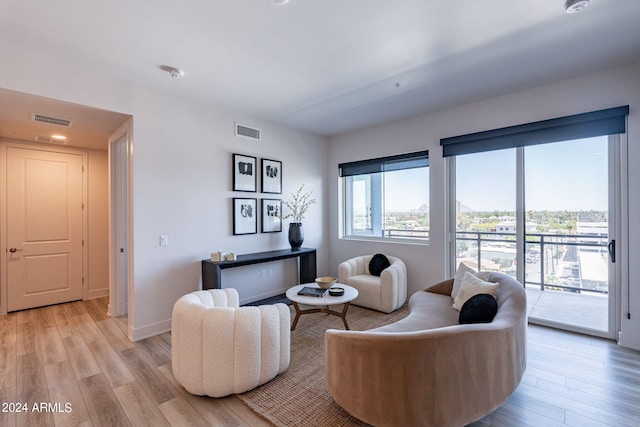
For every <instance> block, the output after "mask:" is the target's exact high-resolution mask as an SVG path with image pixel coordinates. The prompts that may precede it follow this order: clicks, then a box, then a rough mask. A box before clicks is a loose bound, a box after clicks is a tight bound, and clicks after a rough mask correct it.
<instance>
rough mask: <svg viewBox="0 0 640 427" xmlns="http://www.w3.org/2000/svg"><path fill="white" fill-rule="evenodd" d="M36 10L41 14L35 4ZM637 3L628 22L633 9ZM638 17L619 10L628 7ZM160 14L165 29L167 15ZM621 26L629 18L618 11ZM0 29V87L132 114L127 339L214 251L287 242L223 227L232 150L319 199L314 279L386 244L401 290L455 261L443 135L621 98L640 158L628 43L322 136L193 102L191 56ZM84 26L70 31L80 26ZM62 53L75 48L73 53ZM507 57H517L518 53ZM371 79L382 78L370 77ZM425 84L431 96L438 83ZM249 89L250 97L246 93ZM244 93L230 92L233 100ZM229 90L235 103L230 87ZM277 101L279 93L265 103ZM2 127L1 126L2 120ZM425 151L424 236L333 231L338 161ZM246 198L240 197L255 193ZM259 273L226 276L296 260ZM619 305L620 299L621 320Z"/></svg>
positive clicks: (234, 279) (228, 224) (312, 241)
mask: <svg viewBox="0 0 640 427" xmlns="http://www.w3.org/2000/svg"><path fill="white" fill-rule="evenodd" d="M265 3H266V2H265ZM290 3H291V4H290V5H288V6H284V7H289V6H295V1H294V0H292V1H291V2H290ZM547 3H548V6H549V7H552V8H558V9H559V11H560V15H559V17H558V18H557V19H560V18H562V19H572V20H574V21H575V18H583V17H584V15H581V14H578V15H576V16H564V15H563V14H564V11H563V10H562V4H561V3H562V2H547ZM555 3H558V4H555ZM627 3H630V2H627ZM627 6H629V7H637V6H632V5H627ZM33 7H34V8H36V9H37V6H33ZM270 7H271V6H270ZM604 7H605V3H604V2H597V1H593V2H592V4H591V5H590V6H589V8H587V9H586V10H585V11H583V12H582V13H584V14H587V13H590V14H593V13H594V11H595V12H600V11H601V10H602V9H603V8H604ZM14 8H15V9H17V10H18V11H19V12H20V13H17V12H16V11H13V12H12V13H15V14H16V15H11V18H15V19H18V18H21V19H23V20H26V18H25V14H27V13H30V11H29V10H30V8H29V7H26V6H22V7H20V6H14ZM633 11H634V13H636V15H635V17H637V11H638V10H637V9H633ZM281 12H282V11H281V10H280V11H278V10H267V9H265V10H262V9H260V13H265V14H267V15H266V16H268V17H269V18H270V19H274V20H277V19H279V18H278V17H277V15H276V14H278V13H281ZM136 13H139V14H140V15H136V16H137V18H138V19H139V21H140V22H142V20H143V17H142V16H143V15H142V14H141V12H139V11H137V12H136ZM634 13H630V14H629V15H632V16H633V15H634ZM622 15H624V13H623V12H618V18H619V19H621V20H623V19H624V17H623V16H622ZM587 16H590V15H587ZM11 18H9V17H5V18H3V19H6V20H8V19H11ZM165 19H166V23H167V24H169V23H170V20H168V19H167V18H165ZM163 22H164V21H163ZM572 22H573V21H572ZM624 22H625V23H627V21H626V20H624ZM12 25H13V24H12ZM57 25H60V24H57ZM167 26H168V25H167ZM4 28H5V29H7V28H8V30H3V31H11V30H14V31H15V33H12V34H7V33H6V32H3V33H2V35H3V37H2V38H1V40H0V48H1V50H2V52H3V63H4V64H5V66H4V67H3V71H2V73H1V74H0V88H2V89H4V90H9V91H16V92H21V93H25V94H31V95H35V96H39V97H45V98H49V99H55V100H59V101H61V102H66V103H74V104H80V105H83V106H89V107H91V108H94V109H101V110H105V111H108V112H117V113H118V114H124V115H128V116H130V117H131V120H132V135H131V158H130V161H131V164H130V168H131V171H132V176H131V178H132V180H131V184H130V185H131V187H130V200H131V201H132V206H131V211H130V215H131V230H130V231H131V236H130V237H131V239H130V246H129V247H128V248H130V249H131V251H130V253H129V254H128V255H129V257H130V263H131V264H130V273H131V277H130V278H129V284H130V289H128V292H129V296H130V298H129V310H128V312H129V317H128V322H129V323H128V335H129V337H130V338H131V339H132V340H134V341H137V340H141V339H144V338H147V337H151V336H154V335H157V334H161V333H164V332H166V331H168V330H169V329H170V319H171V310H172V307H173V304H174V303H175V301H176V300H177V299H178V298H179V297H180V296H182V295H184V294H186V293H189V292H192V291H194V290H196V289H199V287H200V286H201V265H200V262H201V260H202V259H205V258H208V257H209V254H210V253H211V252H216V251H225V252H234V253H237V254H244V253H252V252H260V251H268V250H273V249H283V248H286V247H287V246H288V242H287V236H286V229H285V228H284V227H283V229H284V230H285V231H283V232H282V233H260V232H258V233H256V234H252V235H243V236H237V235H233V232H232V228H233V220H232V206H231V200H232V198H233V197H240V195H239V193H238V192H234V191H232V175H231V172H230V168H231V164H232V154H234V153H238V154H243V155H249V156H255V157H256V158H259V159H261V158H267V159H276V160H279V161H281V162H282V175H283V189H282V199H286V198H288V196H289V195H290V193H292V192H295V191H296V190H297V189H298V187H299V186H300V185H301V184H304V185H305V188H306V189H309V190H312V191H313V195H314V197H315V198H316V199H317V201H318V202H317V204H315V205H313V207H312V208H311V209H310V211H309V213H308V215H307V217H306V218H305V219H304V228H305V240H304V246H306V247H313V248H316V249H317V253H318V258H317V265H318V273H319V274H323V275H324V274H326V275H334V276H335V275H336V274H337V266H338V264H339V263H340V262H342V261H343V260H345V259H348V258H350V257H352V256H355V255H359V254H363V253H377V252H381V253H389V254H393V255H396V256H398V257H400V258H402V259H403V260H404V261H405V263H406V264H407V266H408V279H409V286H410V292H415V291H418V290H421V289H423V288H424V287H426V286H427V285H429V284H432V283H436V282H438V281H440V280H442V279H444V278H446V277H449V276H451V274H452V272H453V271H454V268H455V266H454V265H452V264H453V263H452V262H451V260H450V259H448V255H447V239H448V237H447V235H448V230H449V224H448V216H447V215H448V214H447V206H448V198H447V185H448V184H447V179H448V177H447V166H446V164H447V160H446V159H445V158H444V157H443V155H442V147H441V146H440V140H441V139H442V138H448V137H454V136H458V135H464V134H468V133H473V132H479V131H484V130H491V129H498V128H502V127H506V126H512V125H519V124H525V123H531V122H536V121H540V120H548V119H554V118H557V117H563V116H569V115H574V114H580V113H586V112H590V111H597V110H601V109H605V108H611V107H618V106H623V105H628V106H629V107H630V113H629V116H628V120H627V138H628V149H627V158H626V162H627V164H629V165H634V164H635V163H637V161H638V160H640V148H638V144H636V143H635V142H636V139H637V137H636V135H637V134H638V133H639V132H640V116H639V115H638V114H637V112H636V108H637V106H638V105H640V77H639V76H640V62H638V61H640V56H639V54H638V52H637V48H635V50H633V51H632V52H631V54H632V55H635V58H636V59H635V60H633V61H623V60H620V59H617V57H616V58H614V59H612V60H611V61H610V62H605V63H602V64H600V65H599V66H598V67H595V66H594V69H596V68H597V71H590V72H587V73H584V72H582V73H581V72H580V71H579V70H575V69H574V70H571V71H564V72H559V73H558V76H557V77H556V78H554V79H553V80H550V79H548V78H547V79H544V78H539V79H536V78H535V73H534V71H535V69H536V68H537V67H540V68H544V67H546V66H548V64H546V63H545V58H544V56H543V55H541V56H538V57H535V58H531V59H530V60H529V61H530V62H528V63H527V64H526V65H527V66H528V68H529V69H530V70H531V73H532V74H531V75H529V76H525V77H526V78H524V79H523V80H524V81H525V83H521V84H512V85H511V86H509V87H505V88H503V89H502V92H501V93H499V94H497V95H492V96H483V92H481V91H479V89H475V90H478V92H473V93H471V94H470V95H465V89H469V90H471V89H472V88H470V87H469V86H468V85H470V84H471V83H470V82H469V80H467V79H460V80H456V81H455V83H456V85H457V86H456V87H457V89H456V90H457V92H455V93H453V90H452V93H451V98H448V99H447V101H446V102H443V103H442V104H441V106H440V107H439V108H437V109H434V110H430V111H428V112H425V113H423V114H411V115H407V116H405V117H400V116H399V111H400V110H401V109H402V108H403V105H400V104H398V105H396V103H395V102H396V99H395V98H393V92H392V93H391V94H385V95H384V96H383V97H382V98H381V99H379V100H378V101H377V104H378V105H379V106H380V110H379V111H378V112H377V114H378V115H382V117H381V118H380V120H379V121H377V122H376V123H375V124H367V125H365V126H362V127H360V128H357V129H350V130H348V131H344V132H336V133H333V132H331V134H330V135H329V136H322V135H320V134H318V133H314V132H312V131H309V130H300V129H298V128H296V127H294V126H287V125H284V124H280V123H278V122H277V120H275V119H273V120H272V118H273V117H271V116H262V115H259V114H258V113H257V111H258V106H256V109H255V110H242V109H239V108H238V105H239V104H234V102H231V101H230V102H229V104H228V105H224V106H222V105H220V104H217V103H211V102H206V101H204V100H203V99H202V98H198V96H197V95H198V91H206V90H207V89H206V88H195V87H193V86H188V85H189V84H190V83H189V79H190V78H191V76H196V75H198V74H200V73H206V72H202V71H200V70H197V69H195V65H194V66H190V61H189V59H188V58H186V57H185V56H183V55H180V54H178V53H173V54H171V55H169V54H167V55H166V56H169V57H168V58H167V57H155V58H151V56H153V55H152V54H151V53H148V55H149V56H148V57H145V60H146V61H147V62H146V63H145V67H148V68H149V70H150V71H149V73H148V74H144V73H141V72H140V71H139V70H138V69H136V70H129V69H127V68H126V66H125V64H126V63H129V62H135V61H134V60H135V57H134V56H126V57H123V58H121V60H120V61H121V62H120V63H119V64H120V65H122V66H123V68H122V69H119V68H118V67H116V65H115V63H111V64H110V65H109V66H107V65H105V64H104V63H102V62H100V60H99V59H95V60H94V59H91V58H93V57H94V55H95V57H96V58H99V55H96V54H95V52H98V51H100V50H101V49H103V50H107V49H108V48H109V43H108V41H104V40H102V39H101V40H102V43H99V44H98V46H99V48H94V47H86V48H85V49H86V50H84V51H83V50H82V46H80V47H77V46H76V49H77V51H78V56H79V57H80V56H84V55H86V57H87V58H86V59H84V60H83V61H77V62H71V61H70V57H72V56H73V55H70V56H62V55H58V52H55V51H53V50H51V49H49V47H48V46H46V45H43V44H41V43H40V41H39V39H38V40H36V39H37V38H38V36H39V34H37V33H22V32H21V31H18V29H20V28H22V27H20V26H18V29H16V28H15V27H12V26H11V25H6V26H4ZM83 28H84V27H82V26H80V27H78V31H80V30H81V29H83ZM598 28H600V27H598ZM625 28H626V27H625ZM79 34H81V33H79ZM16 35H19V37H18V36H16ZM75 35H76V36H78V34H75ZM173 36H174V35H171V37H170V36H166V37H164V38H162V39H161V42H158V43H151V44H153V45H154V48H153V49H150V50H152V51H154V52H153V54H157V55H158V56H160V52H157V51H156V49H157V50H159V51H161V49H160V48H157V47H155V46H156V44H157V45H172V43H174V44H179V43H177V42H175V40H174V39H173ZM592 37H593V38H591V39H589V40H590V41H593V40H594V39H597V37H598V34H595V35H593V36H592ZM107 40H108V39H107ZM516 48H517V44H514V46H513V48H512V49H513V50H517V49H516ZM557 49H559V50H561V52H562V53H563V54H565V55H567V56H570V53H571V51H572V47H571V43H568V44H567V46H558V47H557ZM178 50H179V49H178ZM211 50H212V51H215V49H211ZM587 50H588V49H587ZM71 51H72V52H76V51H74V50H73V49H71ZM82 52H84V53H82ZM214 54H215V52H212V53H211V55H214ZM129 55H131V54H130V53H129ZM145 55H147V53H145ZM583 55H584V54H583ZM456 58H459V57H456ZM517 58H518V60H519V61H524V59H522V57H520V56H518V57H517ZM581 58H583V57H581ZM163 61H172V62H171V65H176V66H180V67H184V69H185V76H184V78H183V79H181V80H172V79H170V77H169V75H168V73H167V72H165V71H163V70H160V69H159V67H157V63H159V62H162V63H164V62H163ZM516 62H517V61H516ZM483 64H484V67H483V68H480V70H481V71H482V72H480V73H475V75H474V79H473V83H474V87H476V86H477V87H480V88H481V87H482V86H489V85H492V84H493V83H495V82H494V81H493V79H494V77H493V76H494V74H495V73H496V72H497V70H496V68H498V67H499V66H500V64H498V63H496V65H495V66H493V65H492V64H491V58H490V57H487V59H486V61H485V62H484V63H483ZM314 65H315V63H314ZM561 71H562V70H561ZM129 73H131V74H129ZM137 73H140V74H137ZM245 73H246V74H243V75H241V76H239V77H238V80H247V81H249V80H252V79H253V80H256V79H255V78H254V77H253V76H251V74H249V73H248V72H247V71H245ZM318 74H320V73H315V74H313V76H312V77H309V80H313V79H318V78H320V77H319V76H318ZM409 77H410V76H409ZM288 78H289V77H288ZM377 78H378V79H379V80H380V79H381V77H380V76H377ZM136 79H142V80H144V79H147V80H148V84H142V83H136V82H135V80H136ZM354 80H357V79H354ZM392 80H393V79H392ZM409 82H410V79H409V80H408V81H407V83H406V84H405V83H404V82H402V83H401V85H400V88H396V87H395V86H394V84H395V83H396V82H395V81H394V82H393V84H392V85H391V86H392V87H391V89H393V90H396V91H399V90H400V91H403V90H405V88H407V92H406V93H410V92H411V90H410V88H411V86H410V83H409ZM463 83H464V84H463ZM428 89H431V90H433V91H435V89H436V88H435V87H429V88H428ZM416 90H417V89H416ZM247 91H248V92H250V90H249V89H247ZM418 92H419V94H420V95H421V96H423V97H428V95H429V90H425V91H424V92H420V91H418ZM335 93H338V91H336V92H335ZM402 93H403V94H404V93H405V92H402ZM243 95H244V94H243V93H238V94H236V96H237V97H242V96H243ZM227 96H228V99H230V100H233V96H230V95H227ZM323 96H326V94H325V95H323ZM265 98H267V99H265V100H263V101H262V102H263V103H268V102H270V99H269V98H270V97H268V96H266V97H265ZM275 98H277V96H273V98H271V99H275ZM398 102H399V101H398ZM260 107H261V106H260ZM3 108H4V107H3ZM356 110H357V109H356ZM385 113H386V115H385ZM344 114H346V113H344V112H343V111H338V113H336V115H338V116H342V115H344ZM281 115H282V116H286V114H285V108H284V107H283V108H282V111H281ZM355 115H356V116H357V111H356V114H355ZM389 118H392V119H391V120H389ZM354 120H356V119H354ZM235 123H242V124H246V125H250V126H252V127H255V128H258V129H260V131H261V140H260V141H253V140H250V139H246V138H239V137H237V136H236V135H234V124H235ZM3 128H10V127H7V126H5V124H4V123H3ZM114 130H115V129H114ZM2 140H3V141H14V140H13V139H12V136H11V134H9V135H5V134H3V135H2ZM31 141H32V138H31ZM105 144H106V141H105ZM104 150H105V151H106V145H105V148H104ZM421 150H428V151H429V190H430V200H429V202H430V203H429V206H430V233H429V241H428V244H408V245H407V244H398V243H396V242H390V241H380V240H375V241H372V240H364V241H363V240H357V239H345V238H342V236H341V233H342V230H341V222H340V197H339V186H340V180H339V177H338V172H337V171H338V165H339V164H340V163H343V162H349V161H356V160H362V159H366V158H376V157H383V156H389V155H395V154H402V153H407V152H415V151H421ZM478 173H483V171H478ZM638 174H639V172H638V170H637V168H633V167H629V170H628V178H627V182H628V188H629V191H628V200H627V203H626V207H627V215H628V218H629V224H628V236H627V243H628V253H627V254H626V257H627V258H628V260H630V262H629V263H628V268H627V271H626V278H627V281H628V284H629V287H630V292H629V293H626V292H621V293H620V295H619V307H623V308H625V309H624V310H620V311H619V313H618V315H617V319H616V322H617V324H618V325H619V329H618V331H619V332H620V335H619V339H618V341H619V344H620V345H622V346H624V347H628V348H631V349H640V327H638V326H640V325H639V323H638V322H639V320H638V319H640V316H638V315H637V314H636V312H637V310H638V308H640V292H638V291H637V283H636V281H635V280H634V279H633V278H635V277H638V274H640V271H639V269H640V266H638V265H637V264H635V263H633V262H631V261H632V260H634V259H637V258H638V254H640V243H639V242H640V224H639V223H638V222H637V221H636V220H635V218H638V213H639V212H640V195H639V193H638V192H637V191H635V190H634V189H635V188H637V186H638V185H640V176H639V175H638ZM255 194H256V193H254V195H251V196H248V197H258V198H260V197H263V196H262V195H259V194H258V195H255ZM286 225H287V224H286V223H285V224H283V226H285V227H286ZM159 236H168V244H167V245H166V246H161V245H160V244H159ZM107 243H108V242H105V244H107ZM3 253H4V251H3ZM104 262H107V260H104ZM267 268H269V269H271V271H269V272H268V274H267V275H266V276H267V277H263V274H262V270H263V267H255V268H254V267H247V269H246V270H245V271H242V272H240V273H234V275H231V276H230V277H228V279H229V281H228V283H230V284H234V283H238V284H242V286H245V285H244V284H245V283H252V282H256V283H263V284H265V285H268V284H274V285H277V284H278V283H282V282H291V281H293V280H294V277H295V274H296V273H295V265H293V264H292V263H288V262H286V263H285V262H282V263H274V264H272V265H270V266H268V267H267ZM225 279H226V278H225ZM0 295H2V296H4V295H6V294H5V293H3V294H0ZM626 307H630V316H628V315H627V310H626Z"/></svg>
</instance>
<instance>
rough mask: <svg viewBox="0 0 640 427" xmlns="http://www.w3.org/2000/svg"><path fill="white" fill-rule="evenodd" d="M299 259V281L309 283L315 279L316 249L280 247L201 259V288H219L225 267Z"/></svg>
mask: <svg viewBox="0 0 640 427" xmlns="http://www.w3.org/2000/svg"><path fill="white" fill-rule="evenodd" d="M288 258H299V259H300V270H299V271H300V277H299V279H300V282H299V283H309V282H313V281H314V280H315V279H316V250H315V249H311V248H300V249H299V250H297V251H292V250H291V249H282V250H278V251H268V252H257V253H254V254H244V255H238V257H237V259H236V260H235V261H219V262H213V261H210V260H208V259H203V260H202V289H219V288H221V287H222V286H221V284H222V270H224V269H226V268H234V267H242V266H244V265H253V264H260V263H262V262H269V261H278V260H281V259H288Z"/></svg>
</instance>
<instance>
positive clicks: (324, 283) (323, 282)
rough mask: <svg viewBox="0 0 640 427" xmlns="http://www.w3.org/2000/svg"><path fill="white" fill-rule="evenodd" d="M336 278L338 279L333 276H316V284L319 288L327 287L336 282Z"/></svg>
mask: <svg viewBox="0 0 640 427" xmlns="http://www.w3.org/2000/svg"><path fill="white" fill-rule="evenodd" d="M336 280H338V279H336V278H335V277H329V276H325V277H318V278H316V284H317V285H318V286H319V287H320V289H329V288H330V287H332V286H333V285H334V283H336Z"/></svg>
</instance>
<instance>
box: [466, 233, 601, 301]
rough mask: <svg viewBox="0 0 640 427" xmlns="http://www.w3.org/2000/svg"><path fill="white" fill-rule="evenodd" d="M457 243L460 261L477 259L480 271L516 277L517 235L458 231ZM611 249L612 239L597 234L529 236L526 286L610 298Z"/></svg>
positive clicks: (527, 239)
mask: <svg viewBox="0 0 640 427" xmlns="http://www.w3.org/2000/svg"><path fill="white" fill-rule="evenodd" d="M456 241H457V242H456V244H457V248H456V250H457V258H458V259H461V258H475V259H477V268H478V270H483V269H484V270H487V269H488V270H496V271H502V272H504V273H507V274H509V275H511V276H514V277H515V276H516V261H517V257H516V253H517V243H516V234H515V233H507V232H474V231H458V232H456ZM461 242H470V243H471V246H470V247H467V246H466V245H461ZM607 245H608V237H607V236H603V235H597V234H548V233H526V234H525V248H526V251H525V263H526V266H525V285H533V286H539V288H540V290H541V291H544V290H545V289H555V290H563V291H570V292H593V293H599V294H607V293H608V278H607V268H608V266H607V257H608V248H607ZM474 246H475V247H474ZM585 272H588V274H585Z"/></svg>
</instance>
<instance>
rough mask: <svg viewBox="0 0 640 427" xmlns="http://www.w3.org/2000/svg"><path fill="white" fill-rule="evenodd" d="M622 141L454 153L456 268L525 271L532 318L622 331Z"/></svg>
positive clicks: (608, 332) (601, 331) (598, 331)
mask: <svg viewBox="0 0 640 427" xmlns="http://www.w3.org/2000/svg"><path fill="white" fill-rule="evenodd" d="M610 140H611V141H610ZM614 140H616V138H613V137H608V136H600V137H594V138H588V139H579V140H570V141H563V142H554V143H548V144H540V145H531V146H526V147H517V148H510V149H505V150H495V151H487V152H479V153H471V154H465V155H458V156H455V157H452V159H451V161H450V165H451V166H452V171H453V174H452V176H451V177H450V178H451V180H452V181H453V182H455V185H454V186H452V187H453V188H452V193H453V194H455V212H456V214H455V227H456V230H455V245H454V248H455V265H458V263H460V262H464V263H466V264H468V265H470V266H472V267H474V268H476V269H482V270H491V271H500V272H503V273H506V274H508V275H511V276H513V277H516V278H518V279H519V280H520V281H521V282H522V283H524V284H525V286H526V289H527V297H528V311H529V319H530V321H531V322H533V323H540V324H545V325H550V326H555V327H562V328H565V329H569V330H574V331H578V332H586V333H589V334H594V335H599V336H605V337H610V338H613V334H614V329H615V317H614V312H615V305H614V302H615V298H614V295H615V289H616V288H615V264H614V262H613V261H614V258H613V251H614V250H615V243H614V241H615V240H616V238H615V230H616V227H615V223H614V221H613V220H614V218H617V215H616V212H612V207H615V206H619V202H618V201H617V200H616V195H617V194H618V192H617V191H615V183H616V182H617V180H616V179H611V177H612V176H614V175H615V173H616V172H617V171H616V168H615V167H614V160H615V159H614V158H613V157H612V156H610V154H609V153H610V152H611V151H612V150H613V149H614V147H613V144H614V142H613V141H614Z"/></svg>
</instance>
